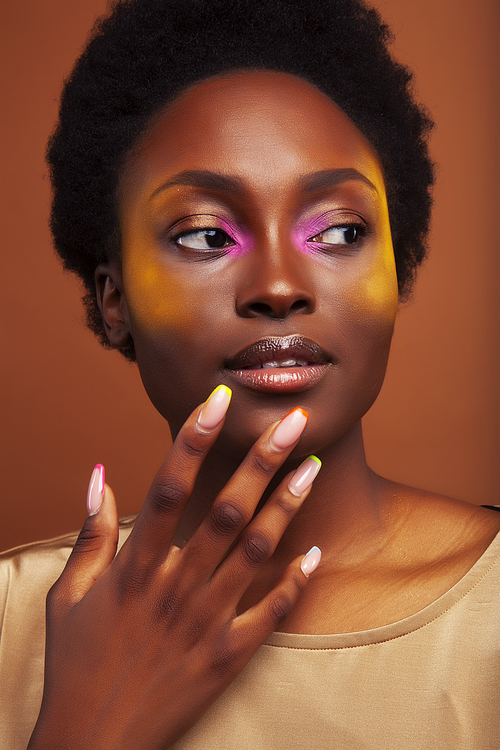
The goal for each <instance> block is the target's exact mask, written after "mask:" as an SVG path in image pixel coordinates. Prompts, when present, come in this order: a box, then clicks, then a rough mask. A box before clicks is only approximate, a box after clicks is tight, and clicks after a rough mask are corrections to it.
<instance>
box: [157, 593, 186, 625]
mask: <svg viewBox="0 0 500 750" xmlns="http://www.w3.org/2000/svg"><path fill="white" fill-rule="evenodd" d="M183 609H184V607H183V599H182V597H181V596H180V594H179V592H178V591H177V590H176V589H175V588H174V587H170V588H169V589H167V590H166V591H164V592H163V593H162V595H161V596H159V597H158V599H157V600H156V603H155V606H154V607H153V620H154V621H155V622H156V623H158V624H162V625H165V624H168V625H169V626H172V625H176V624H178V623H179V622H180V621H181V620H182V619H183Z"/></svg>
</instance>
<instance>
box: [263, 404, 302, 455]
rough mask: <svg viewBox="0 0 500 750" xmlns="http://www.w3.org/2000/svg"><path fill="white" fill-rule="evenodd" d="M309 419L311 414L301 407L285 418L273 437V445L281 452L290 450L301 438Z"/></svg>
mask: <svg viewBox="0 0 500 750" xmlns="http://www.w3.org/2000/svg"><path fill="white" fill-rule="evenodd" d="M308 419H309V414H308V413H307V412H306V410H305V409H301V408H300V407H299V406H298V407H297V408H295V409H292V411H290V412H288V414H287V415H286V416H285V417H283V419H282V420H281V422H280V423H279V425H278V426H277V427H276V429H275V431H274V432H273V434H272V435H271V444H272V445H273V446H274V447H275V448H276V449H277V450H279V451H284V450H286V448H289V447H290V446H291V445H293V443H295V441H296V440H297V439H298V438H299V437H300V435H301V433H302V432H303V430H304V427H305V426H306V424H307V420H308Z"/></svg>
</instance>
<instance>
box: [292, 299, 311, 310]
mask: <svg viewBox="0 0 500 750" xmlns="http://www.w3.org/2000/svg"><path fill="white" fill-rule="evenodd" d="M308 307H309V303H308V302H307V300H305V299H298V300H296V301H295V302H294V303H293V304H292V305H291V306H290V312H292V311H293V312H302V310H307V309H308Z"/></svg>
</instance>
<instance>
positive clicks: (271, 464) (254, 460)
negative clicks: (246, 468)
mask: <svg viewBox="0 0 500 750" xmlns="http://www.w3.org/2000/svg"><path fill="white" fill-rule="evenodd" d="M251 466H252V468H253V469H255V470H256V471H257V472H258V473H259V474H263V475H264V476H265V477H272V476H274V474H275V472H276V470H277V468H278V467H277V465H276V459H275V460H274V461H273V460H272V458H271V457H270V456H267V455H265V454H263V453H253V454H252V456H251Z"/></svg>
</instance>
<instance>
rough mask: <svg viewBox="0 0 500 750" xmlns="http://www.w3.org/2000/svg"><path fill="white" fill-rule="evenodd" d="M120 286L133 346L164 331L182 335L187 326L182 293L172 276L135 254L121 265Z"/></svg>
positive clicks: (186, 306)
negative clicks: (122, 289) (121, 285)
mask: <svg viewBox="0 0 500 750" xmlns="http://www.w3.org/2000/svg"><path fill="white" fill-rule="evenodd" d="M123 284H124V289H125V295H126V298H127V304H128V309H129V315H130V320H131V325H132V336H133V338H134V341H135V342H136V346H137V345H140V339H142V338H143V337H145V338H147V339H154V338H156V337H158V336H160V335H161V334H162V333H163V332H164V331H165V323H166V322H168V328H169V329H170V330H172V331H176V330H178V331H179V333H182V332H183V331H185V329H186V327H187V324H188V316H187V310H188V309H189V304H188V300H187V299H186V289H185V287H184V286H182V285H181V284H180V283H179V282H178V280H177V279H176V278H175V276H174V275H173V274H172V273H169V272H168V271H167V270H166V269H165V268H162V266H161V265H159V264H157V263H152V262H150V261H149V260H148V258H147V257H144V256H141V255H140V254H139V253H136V254H135V255H134V260H133V261H130V262H125V261H124V264H123Z"/></svg>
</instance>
